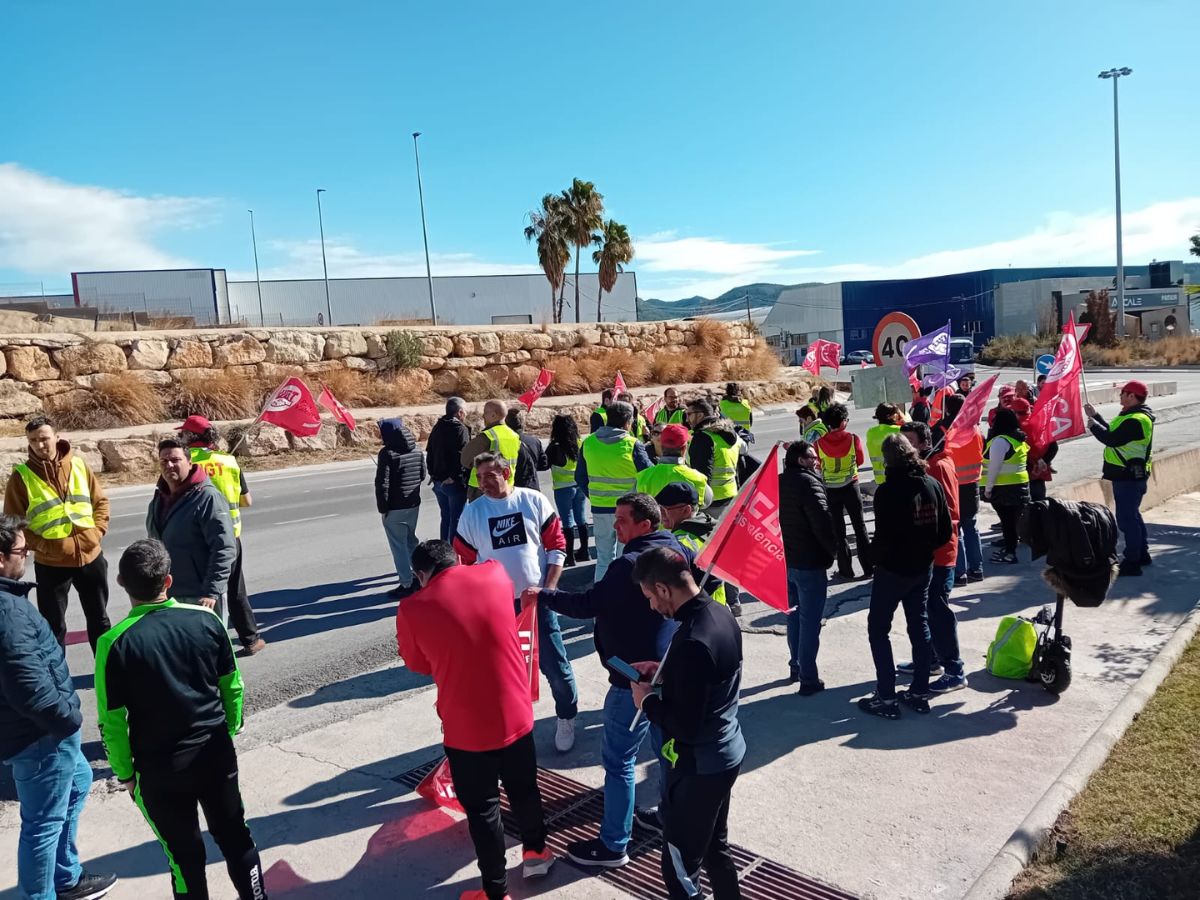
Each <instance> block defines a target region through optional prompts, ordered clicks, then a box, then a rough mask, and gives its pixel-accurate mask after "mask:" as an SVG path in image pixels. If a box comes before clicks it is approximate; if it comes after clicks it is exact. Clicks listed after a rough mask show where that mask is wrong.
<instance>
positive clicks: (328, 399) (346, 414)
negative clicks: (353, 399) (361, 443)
mask: <svg viewBox="0 0 1200 900" xmlns="http://www.w3.org/2000/svg"><path fill="white" fill-rule="evenodd" d="M317 402H318V403H320V404H321V405H322V406H323V407H325V408H326V409H327V410H329V411H330V412H331V413H333V417H334V418H335V419H337V420H338V421H339V422H341V423H342V424H343V425H345V426H346V427H347V428H349V429H350V430H351V431H353V430H354V429H355V428H357V427H358V423H357V422H355V421H354V416H353V415H351V414H350V410H348V409H346V407H344V406H342V401H341V400H339V399H338V398H337V397H335V396H333V391H331V390H330V389H329V388H328V387H326V386H325V384H324V383H322V384H321V393H319V394H318V395H317Z"/></svg>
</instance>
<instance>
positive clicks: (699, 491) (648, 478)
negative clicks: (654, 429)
mask: <svg viewBox="0 0 1200 900" xmlns="http://www.w3.org/2000/svg"><path fill="white" fill-rule="evenodd" d="M688 437H689V434H688V430H687V429H686V428H684V427H683V426H682V425H668V426H667V427H666V428H664V429H663V430H662V433H661V434H660V435H659V438H658V440H659V445H660V446H661V447H662V454H661V455H660V456H659V457H658V462H657V463H656V464H655V465H653V466H651V467H650V468H648V469H642V471H640V472H638V476H637V486H636V487H635V488H634V490H635V491H636V492H637V493H639V494H649V495H650V496H651V497H657V496H658V492H659V491H661V490H662V489H663V488H665V487H666V486H667V485H668V484H677V483H680V482H683V483H686V484H690V485H691V486H692V487H694V488H695V489H696V496H697V498H699V501H700V502H699V507H700V509H704V507H706V506H708V504H710V503H711V502H712V488H711V487H709V486H708V479H707V478H705V477H704V473H703V472H700V471H698V470H696V469H693V468H692V467H691V466H689V465H687V464H686V463H684V461H683V455H684V453H685V452H686V451H687V445H688Z"/></svg>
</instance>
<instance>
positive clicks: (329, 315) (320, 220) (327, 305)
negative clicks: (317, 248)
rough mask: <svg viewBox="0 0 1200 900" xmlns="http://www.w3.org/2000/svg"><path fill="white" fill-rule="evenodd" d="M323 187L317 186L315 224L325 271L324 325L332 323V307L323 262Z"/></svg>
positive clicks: (326, 272) (326, 271)
mask: <svg viewBox="0 0 1200 900" xmlns="http://www.w3.org/2000/svg"><path fill="white" fill-rule="evenodd" d="M323 193H325V188H317V224H319V225H320V226H321V268H322V270H324V272H325V315H326V316H327V318H326V319H325V324H326V325H333V307H332V306H331V305H330V303H329V265H328V264H327V263H326V262H325V218H324V216H322V215H321V195H322V194H323Z"/></svg>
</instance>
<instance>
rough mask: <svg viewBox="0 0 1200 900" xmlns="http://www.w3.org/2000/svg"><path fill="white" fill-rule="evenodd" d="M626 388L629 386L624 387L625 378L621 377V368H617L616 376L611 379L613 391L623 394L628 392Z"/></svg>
mask: <svg viewBox="0 0 1200 900" xmlns="http://www.w3.org/2000/svg"><path fill="white" fill-rule="evenodd" d="M628 390H629V388H627V387H625V379H624V378H622V377H621V370H620V369H617V377H616V379H615V380H614V381H613V393H614V394H624V393H626V392H628Z"/></svg>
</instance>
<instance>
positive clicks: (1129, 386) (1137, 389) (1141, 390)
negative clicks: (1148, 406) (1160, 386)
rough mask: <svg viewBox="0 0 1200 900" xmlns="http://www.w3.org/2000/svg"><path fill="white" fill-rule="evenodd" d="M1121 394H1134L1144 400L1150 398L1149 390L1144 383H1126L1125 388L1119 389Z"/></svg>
mask: <svg viewBox="0 0 1200 900" xmlns="http://www.w3.org/2000/svg"><path fill="white" fill-rule="evenodd" d="M1121 393H1123V394H1134V395H1135V396H1138V397H1141V398H1142V399H1143V400H1145V399H1146V398H1147V397H1148V396H1150V389H1149V388H1148V387H1146V382H1144V381H1130V382H1128V383H1126V385H1125V387H1123V388H1121Z"/></svg>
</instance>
